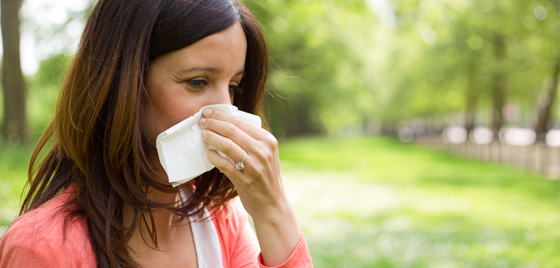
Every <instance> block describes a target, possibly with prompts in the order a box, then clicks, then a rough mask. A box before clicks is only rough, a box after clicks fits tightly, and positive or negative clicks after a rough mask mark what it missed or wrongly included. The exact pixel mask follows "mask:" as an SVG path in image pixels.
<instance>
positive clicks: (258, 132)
mask: <svg viewBox="0 0 560 268" xmlns="http://www.w3.org/2000/svg"><path fill="white" fill-rule="evenodd" d="M202 118H207V119H208V118H212V119H216V120H220V121H226V122H230V123H232V124H234V125H235V126H237V127H238V128H239V129H241V130H242V131H243V132H245V133H247V134H249V136H251V137H253V138H254V139H256V140H261V139H262V138H266V135H267V134H270V133H269V132H268V131H266V130H264V129H263V128H261V127H258V126H255V125H253V124H251V123H249V122H245V121H244V120H243V119H241V118H239V117H237V116H234V115H230V114H226V113H224V112H222V111H219V110H214V109H209V108H205V109H204V110H203V111H202Z"/></svg>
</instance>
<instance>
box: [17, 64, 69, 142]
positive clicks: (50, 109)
mask: <svg viewBox="0 0 560 268" xmlns="http://www.w3.org/2000/svg"><path fill="white" fill-rule="evenodd" d="M69 61H70V57H68V56H67V55H65V54H60V55H53V56H51V57H50V58H48V59H46V60H45V61H43V62H41V64H40V66H39V70H38V71H37V73H36V74H35V75H34V76H33V77H31V78H29V79H28V81H29V94H28V102H27V112H28V116H29V118H31V120H30V122H31V129H32V131H33V136H34V138H35V139H37V138H38V137H39V136H40V134H41V132H42V130H43V129H44V128H45V126H46V125H47V124H48V122H49V121H50V120H51V118H52V115H53V113H54V110H55V105H56V101H57V99H58V93H59V91H60V86H61V84H62V81H63V79H64V75H65V73H66V67H67V65H68V64H69Z"/></svg>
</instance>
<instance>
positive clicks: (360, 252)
mask: <svg viewBox="0 0 560 268" xmlns="http://www.w3.org/2000/svg"><path fill="white" fill-rule="evenodd" d="M30 152H31V148H13V147H7V146H5V145H0V209H2V210H0V213H1V214H0V233H2V231H3V230H5V228H7V226H8V225H9V223H10V222H11V221H12V220H13V218H14V217H15V216H16V215H17V208H18V206H19V201H20V200H19V195H20V192H21V189H22V187H23V185H24V182H25V180H26V170H27V163H28V159H29V154H30ZM280 157H281V159H282V169H283V178H284V183H285V186H286V192H287V194H288V197H289V198H290V200H291V202H292V204H293V205H294V208H295V209H296V213H297V214H298V220H299V222H300V225H301V228H302V230H303V231H304V233H305V236H306V239H307V242H308V245H309V248H310V250H311V253H312V256H313V261H314V263H315V266H316V267H337V268H338V267H352V268H355V267H446V268H447V267H477V268H478V267H541V268H542V267H545V268H547V267H560V184H559V182H558V181H551V180H547V179H546V178H545V177H542V176H538V175H534V174H529V173H524V172H521V171H519V170H517V169H514V168H509V167H504V166H498V165H495V164H487V163H480V162H476V161H471V160H468V159H462V158H458V157H454V156H452V155H449V154H447V153H445V152H441V151H437V150H433V149H431V148H426V147H423V146H419V145H413V144H402V143H400V142H398V141H395V140H393V139H388V138H379V137H372V138H360V139H328V138H306V139H298V140H288V141H284V142H282V143H281V144H280Z"/></svg>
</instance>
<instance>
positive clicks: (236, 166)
mask: <svg viewBox="0 0 560 268" xmlns="http://www.w3.org/2000/svg"><path fill="white" fill-rule="evenodd" d="M242 151H243V157H242V158H241V161H239V162H237V164H235V168H237V169H239V170H242V169H244V168H245V165H243V161H244V160H245V150H242Z"/></svg>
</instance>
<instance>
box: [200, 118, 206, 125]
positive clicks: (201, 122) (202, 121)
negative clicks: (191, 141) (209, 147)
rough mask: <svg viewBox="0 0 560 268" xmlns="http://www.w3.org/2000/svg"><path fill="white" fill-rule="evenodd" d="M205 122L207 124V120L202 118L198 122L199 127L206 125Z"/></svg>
mask: <svg viewBox="0 0 560 268" xmlns="http://www.w3.org/2000/svg"><path fill="white" fill-rule="evenodd" d="M205 122H206V118H200V120H198V124H199V125H204V123H205Z"/></svg>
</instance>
